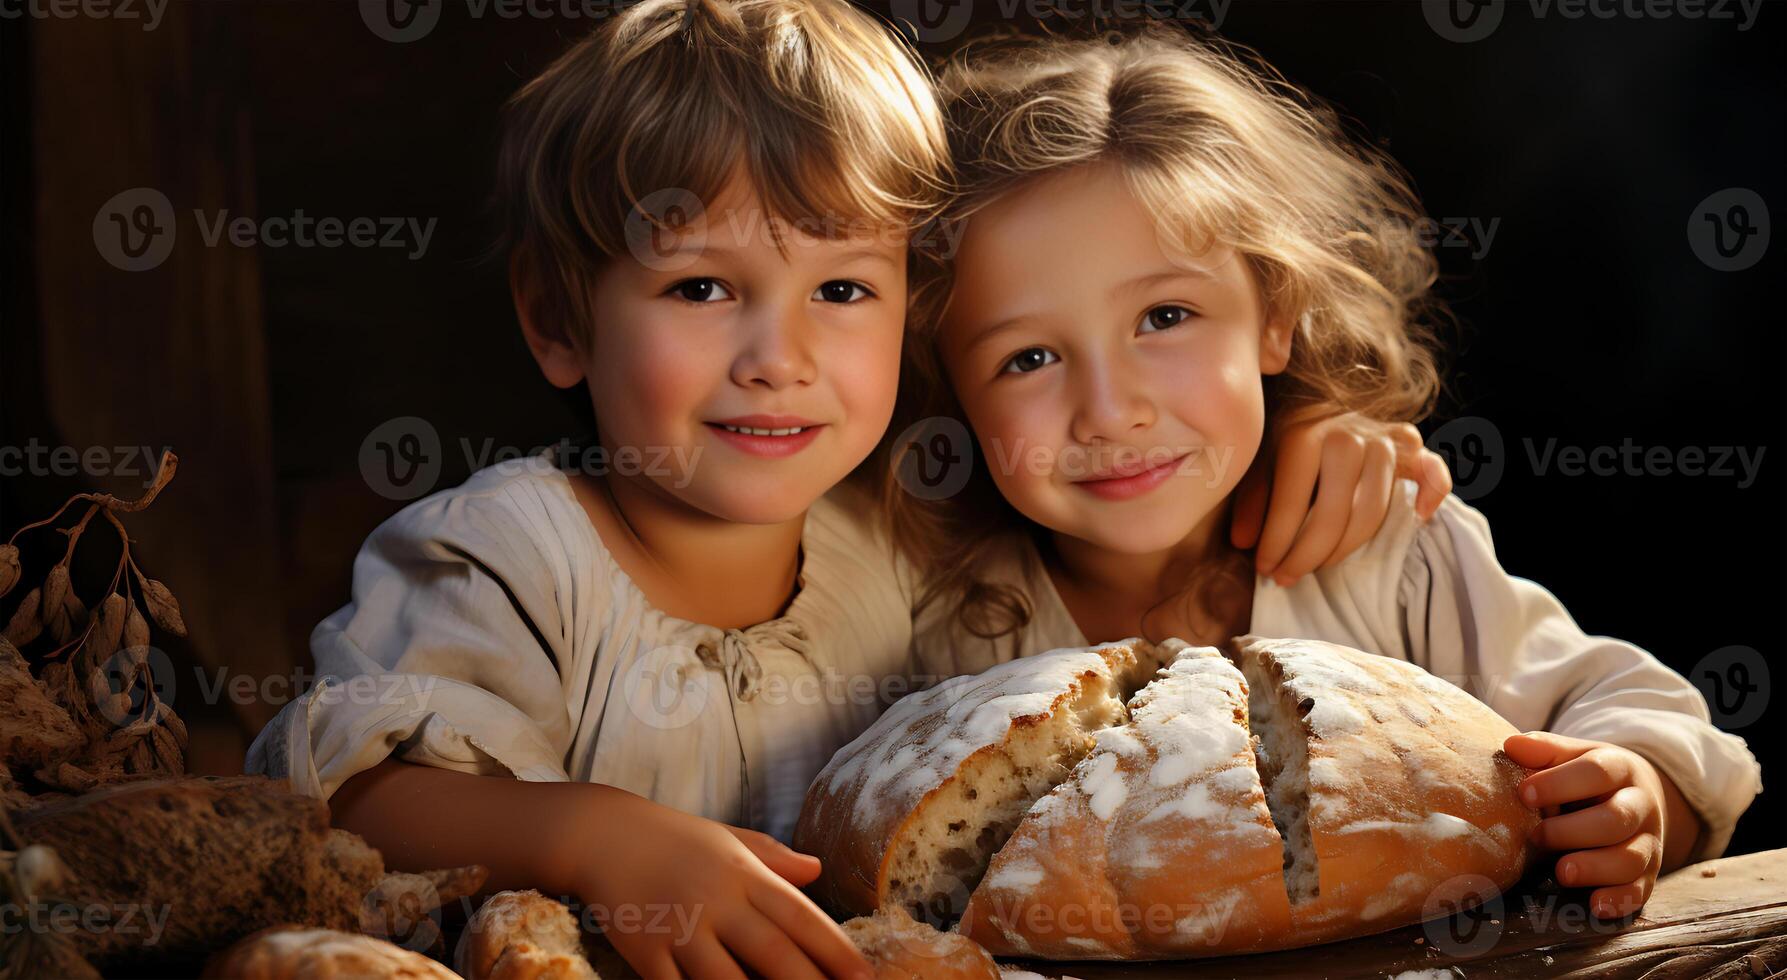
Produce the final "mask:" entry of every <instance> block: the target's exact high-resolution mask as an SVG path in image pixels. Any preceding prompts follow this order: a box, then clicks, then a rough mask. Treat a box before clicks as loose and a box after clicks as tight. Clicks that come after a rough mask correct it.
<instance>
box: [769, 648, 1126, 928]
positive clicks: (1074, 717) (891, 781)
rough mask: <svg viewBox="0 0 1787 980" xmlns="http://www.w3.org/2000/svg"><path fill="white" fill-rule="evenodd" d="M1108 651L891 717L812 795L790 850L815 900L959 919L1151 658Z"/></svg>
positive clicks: (1056, 656)
mask: <svg viewBox="0 0 1787 980" xmlns="http://www.w3.org/2000/svg"><path fill="white" fill-rule="evenodd" d="M1151 652H1152V651H1151V649H1150V648H1148V647H1146V646H1145V645H1138V644H1134V643H1109V644H1105V645H1103V646H1098V647H1092V648H1090V649H1086V650H1063V651H1057V652H1054V653H1050V654H1046V655H1042V656H1037V657H1031V658H1028V659H1025V660H1020V661H1012V662H1009V663H1004V664H1000V665H998V666H996V667H993V668H991V669H990V670H987V671H985V672H983V673H980V674H975V675H964V676H960V677H952V678H950V679H948V680H946V681H944V682H943V683H941V684H939V685H937V686H936V687H933V688H930V689H928V690H924V691H920V692H917V693H915V694H912V695H909V696H907V697H905V698H903V699H901V700H900V701H898V702H897V703H895V704H894V705H893V706H892V707H890V708H888V709H887V711H886V712H885V713H883V714H882V716H881V718H880V719H879V720H878V721H877V722H876V723H875V724H874V725H873V726H871V727H870V728H869V730H868V731H866V732H864V733H863V734H862V735H861V736H859V737H858V738H857V739H856V740H855V741H852V742H851V743H850V744H849V745H846V746H845V747H844V748H842V749H840V750H838V753H837V754H836V755H835V756H833V757H832V760H831V762H830V763H829V764H828V765H827V766H826V767H825V770H824V771H823V772H822V773H820V775H819V778H818V779H817V780H815V781H814V783H813V785H812V786H811V787H809V788H808V791H807V797H806V800H805V804H804V805H803V806H802V808H801V815H800V821H799V823H798V824H797V825H796V827H795V830H794V848H795V850H798V851H801V852H803V853H806V854H815V855H818V856H819V857H820V859H821V862H822V865H823V868H824V871H823V872H822V873H821V876H820V878H819V880H818V881H817V882H815V883H814V885H813V886H811V887H812V888H813V890H814V891H815V893H816V894H817V896H818V898H819V900H820V901H821V903H822V904H825V905H826V906H827V907H829V908H831V909H832V910H833V911H834V912H835V913H837V914H839V915H842V916H851V915H867V914H870V913H873V912H874V911H875V910H876V909H877V908H881V907H885V906H899V907H901V908H905V909H907V910H908V911H910V912H911V913H912V914H913V915H914V916H915V917H917V918H919V919H921V920H924V921H927V922H930V923H932V924H937V923H940V922H944V921H947V920H952V919H954V918H955V917H956V916H957V915H959V914H961V910H962V906H963V905H964V904H965V903H966V902H967V899H968V892H969V891H970V890H971V889H972V888H973V886H974V883H975V881H977V880H979V878H980V875H981V873H982V872H983V871H984V870H985V869H986V864H987V859H988V858H990V857H991V856H992V853H993V851H995V850H997V849H998V847H999V845H1000V844H1002V843H1004V842H1005V838H1006V837H1008V836H1010V834H1011V831H1012V829H1013V828H1014V827H1016V826H1017V823H1018V821H1019V820H1020V819H1022V818H1023V816H1024V812H1025V811H1026V810H1028V809H1029V808H1030V805H1031V804H1032V803H1034V802H1035V801H1036V799H1037V798H1038V797H1040V796H1042V795H1043V794H1044V793H1047V792H1048V791H1049V789H1050V788H1051V787H1053V786H1054V785H1055V784H1056V783H1059V782H1061V781H1062V780H1063V779H1065V778H1067V774H1068V772H1069V771H1070V770H1071V769H1072V768H1073V766H1074V763H1076V762H1078V761H1079V760H1080V758H1081V757H1082V756H1084V755H1085V754H1086V752H1087V750H1088V749H1090V748H1091V746H1092V732H1094V731H1096V730H1098V729H1100V728H1105V727H1107V726H1110V725H1113V724H1116V723H1118V722H1120V721H1121V720H1122V719H1123V715H1124V709H1123V702H1124V701H1125V700H1127V699H1128V697H1129V695H1130V693H1131V692H1133V691H1134V689H1135V687H1136V686H1137V685H1138V684H1139V682H1140V681H1141V680H1142V679H1143V678H1144V677H1146V676H1147V675H1148V674H1150V673H1152V671H1153V669H1154V667H1155V666H1157V664H1156V662H1154V661H1152V660H1150V659H1148V656H1149V655H1150V654H1151Z"/></svg>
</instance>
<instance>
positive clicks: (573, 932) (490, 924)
mask: <svg viewBox="0 0 1787 980" xmlns="http://www.w3.org/2000/svg"><path fill="white" fill-rule="evenodd" d="M453 968H454V969H456V970H458V971H459V972H460V974H461V975H463V976H464V977H466V980H598V977H597V975H596V971H595V968H594V967H592V966H590V963H589V959H588V958H587V957H586V956H585V954H584V951H583V934H582V932H581V931H580V930H579V929H578V927H577V918H576V916H574V915H572V914H571V910H570V909H568V908H566V907H565V906H564V904H563V903H561V902H558V901H555V900H553V899H550V898H547V897H546V896H545V895H542V894H540V893H539V892H537V891H534V890H532V889H529V890H527V891H506V892H497V893H496V894H495V895H492V896H490V898H489V899H487V900H485V902H484V904H483V905H481V906H479V907H478V911H477V912H476V913H474V914H473V915H472V917H471V918H470V919H469V920H467V922H466V924H465V932H464V934H463V935H461V936H460V938H459V946H458V948H457V949H456V950H455V951H454V954H453Z"/></svg>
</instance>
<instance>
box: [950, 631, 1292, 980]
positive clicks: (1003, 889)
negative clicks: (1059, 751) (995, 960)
mask: <svg viewBox="0 0 1787 980" xmlns="http://www.w3.org/2000/svg"><path fill="white" fill-rule="evenodd" d="M1160 652H1161V654H1162V658H1163V659H1165V660H1167V665H1166V667H1165V668H1164V669H1163V670H1161V672H1160V674H1159V676H1158V677H1156V678H1155V680H1154V681H1153V683H1151V684H1149V685H1148V686H1147V687H1145V688H1143V689H1142V690H1141V692H1140V693H1138V694H1137V695H1135V697H1134V698H1133V699H1131V701H1130V703H1129V709H1130V717H1131V720H1130V722H1129V724H1127V725H1123V726H1119V727H1113V728H1108V729H1105V730H1104V731H1101V732H1099V733H1098V734H1097V740H1098V744H1097V748H1095V749H1094V750H1093V751H1092V752H1091V753H1090V754H1088V755H1087V756H1086V757H1085V758H1084V759H1082V760H1081V761H1080V764H1079V765H1078V766H1076V767H1075V768H1074V771H1073V774H1072V776H1070V777H1069V778H1068V779H1067V780H1066V781H1065V782H1063V783H1061V784H1060V785H1059V786H1057V787H1055V789H1054V790H1053V791H1051V792H1050V793H1049V794H1048V796H1046V797H1044V798H1043V799H1041V800H1039V801H1037V803H1036V805H1035V806H1034V807H1032V808H1031V810H1030V812H1029V813H1028V814H1027V815H1026V816H1025V818H1024V821H1023V823H1022V824H1020V825H1019V827H1018V830H1017V832H1016V833H1014V834H1013V835H1012V837H1011V839H1010V840H1009V841H1008V842H1007V843H1006V845H1005V847H1004V848H1002V849H1001V850H1000V851H999V853H998V854H996V855H994V857H993V861H992V865H991V866H990V867H989V868H988V870H987V874H986V877H985V878H983V879H982V880H981V883H980V886H979V887H978V888H976V889H975V891H974V894H973V896H972V897H971V898H970V899H969V902H968V908H967V911H966V912H964V913H963V916H962V921H961V923H960V926H959V928H960V930H961V932H962V933H963V934H964V935H966V936H968V937H969V938H971V939H974V940H976V941H977V942H979V943H981V944H982V945H983V946H985V947H987V949H989V950H990V951H992V952H993V953H995V954H998V955H1016V956H1037V957H1045V958H1048V959H1159V958H1163V957H1185V956H1195V955H1200V954H1202V955H1208V951H1210V950H1214V949H1221V950H1223V951H1225V952H1241V951H1246V950H1252V949H1263V948H1270V947H1271V946H1272V945H1273V943H1274V941H1275V940H1277V938H1278V937H1280V936H1282V935H1283V934H1284V933H1285V932H1286V930H1287V928H1288V927H1289V924H1290V907H1289V903H1288V900H1287V899H1286V896H1285V887H1284V877H1283V873H1282V871H1283V861H1284V852H1283V848H1282V846H1281V845H1280V842H1279V835H1278V832H1277V831H1276V830H1275V829H1274V828H1273V824H1272V815H1271V813H1270V812H1269V811H1268V810H1267V807H1266V796H1265V792H1264V790H1263V789H1262V788H1261V786H1260V780H1259V777H1258V775H1257V774H1256V773H1255V771H1254V751H1253V747H1252V742H1251V739H1250V737H1249V732H1248V724H1247V685H1246V682H1245V681H1244V680H1243V679H1242V676H1241V672H1240V671H1239V670H1237V669H1236V668H1235V666H1234V665H1233V664H1231V663H1229V661H1228V660H1227V659H1226V658H1224V657H1223V655H1222V654H1221V653H1219V652H1218V651H1217V650H1215V649H1214V648H1211V647H1191V646H1188V645H1186V644H1185V642H1184V641H1182V640H1169V641H1167V642H1166V643H1165V644H1163V645H1162V646H1161V647H1160Z"/></svg>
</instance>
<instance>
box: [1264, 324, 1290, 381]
mask: <svg viewBox="0 0 1787 980" xmlns="http://www.w3.org/2000/svg"><path fill="white" fill-rule="evenodd" d="M1296 324H1297V321H1296V319H1295V318H1293V317H1292V316H1291V315H1290V314H1288V313H1279V314H1276V315H1274V316H1273V317H1272V318H1271V319H1269V320H1267V321H1266V325H1265V327H1264V328H1262V329H1261V330H1260V373H1261V374H1283V373H1284V369H1285V368H1287V367H1289V366H1290V363H1291V340H1292V338H1293V337H1294V336H1295V335H1296V333H1297V329H1296Z"/></svg>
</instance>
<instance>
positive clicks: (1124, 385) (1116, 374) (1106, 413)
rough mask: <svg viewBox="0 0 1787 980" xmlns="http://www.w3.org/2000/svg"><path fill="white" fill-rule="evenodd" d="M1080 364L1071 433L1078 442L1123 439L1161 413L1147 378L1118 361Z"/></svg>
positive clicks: (1142, 428)
mask: <svg viewBox="0 0 1787 980" xmlns="http://www.w3.org/2000/svg"><path fill="white" fill-rule="evenodd" d="M1081 367H1082V372H1081V376H1080V378H1079V383H1078V384H1076V385H1075V392H1074V398H1075V402H1076V404H1075V406H1074V413H1073V421H1072V431H1071V432H1070V433H1069V434H1070V435H1071V436H1072V437H1073V439H1074V441H1075V442H1079V443H1084V444H1090V443H1093V442H1097V441H1100V440H1108V441H1113V442H1117V441H1122V440H1125V439H1128V438H1130V437H1131V435H1132V434H1133V433H1135V432H1137V431H1140V430H1145V429H1148V428H1149V427H1151V426H1153V425H1154V422H1155V420H1156V419H1157V418H1159V412H1158V410H1157V409H1156V408H1155V404H1154V398H1153V397H1152V394H1151V393H1150V391H1149V389H1148V387H1147V385H1146V382H1145V379H1143V378H1141V377H1139V376H1132V375H1131V374H1130V373H1128V372H1124V371H1122V370H1120V365H1115V364H1108V363H1107V364H1091V365H1087V364H1085V362H1081Z"/></svg>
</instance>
